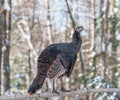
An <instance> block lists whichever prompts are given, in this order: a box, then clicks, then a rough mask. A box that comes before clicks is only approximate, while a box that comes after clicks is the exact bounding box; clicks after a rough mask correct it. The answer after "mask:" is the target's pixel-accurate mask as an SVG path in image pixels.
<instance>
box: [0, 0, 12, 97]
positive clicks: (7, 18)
mask: <svg viewBox="0 0 120 100" xmlns="http://www.w3.org/2000/svg"><path fill="white" fill-rule="evenodd" d="M3 9H4V11H3V16H4V27H3V33H4V35H5V36H4V44H3V48H4V49H3V83H2V84H3V92H4V93H5V94H6V95H8V94H10V63H9V56H10V32H11V0H9V1H8V0H4V3H3Z"/></svg>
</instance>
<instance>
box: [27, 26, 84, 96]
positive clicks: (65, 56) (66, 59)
mask: <svg viewBox="0 0 120 100" xmlns="http://www.w3.org/2000/svg"><path fill="white" fill-rule="evenodd" d="M82 30H83V27H82V26H79V27H77V28H76V29H75V31H74V33H73V37H72V41H71V42H70V43H58V44H51V45H49V46H48V47H47V48H46V49H44V50H43V51H42V52H41V54H40V55H39V57H38V63H37V69H38V72H37V75H36V77H35V78H34V80H33V82H32V84H31V85H30V87H29V90H28V93H29V94H30V95H32V94H34V93H36V91H37V90H38V89H40V88H41V87H42V85H43V83H44V80H45V78H46V77H48V78H50V79H53V80H54V79H56V78H60V79H61V82H62V76H64V75H66V76H67V77H69V76H70V75H71V73H72V70H73V68H74V65H75V62H76V58H77V53H78V51H79V50H80V48H81V44H82V39H81V35H80V32H81V31H82ZM61 88H62V90H64V88H63V85H62V86H61ZM55 91H56V90H55V87H54V84H53V92H55Z"/></svg>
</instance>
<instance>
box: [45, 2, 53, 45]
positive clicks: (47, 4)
mask: <svg viewBox="0 0 120 100" xmlns="http://www.w3.org/2000/svg"><path fill="white" fill-rule="evenodd" d="M49 2H50V1H49V0H46V8H47V20H46V26H47V37H48V38H47V39H48V42H49V44H52V43H53V41H52V33H51V28H50V26H51V25H50V11H49V9H50V6H49ZM47 45H48V44H47Z"/></svg>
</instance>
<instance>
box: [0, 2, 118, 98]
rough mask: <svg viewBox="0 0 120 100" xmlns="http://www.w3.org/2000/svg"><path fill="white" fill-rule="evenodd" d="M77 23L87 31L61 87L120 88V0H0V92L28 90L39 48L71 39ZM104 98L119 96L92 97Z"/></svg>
mask: <svg viewBox="0 0 120 100" xmlns="http://www.w3.org/2000/svg"><path fill="white" fill-rule="evenodd" d="M79 25H81V26H83V27H84V29H85V30H84V31H83V33H82V34H83V35H82V40H83V42H82V48H81V50H80V53H79V55H78V59H77V62H76V65H75V68H74V70H73V73H72V75H71V77H70V78H67V77H64V85H65V87H66V88H67V89H75V90H79V89H84V88H87V87H88V88H112V87H115V88H120V0H0V94H1V95H9V94H24V93H27V90H28V87H29V85H30V83H31V81H32V79H33V78H34V76H35V75H36V69H37V58H38V56H39V54H40V52H41V51H42V50H43V49H44V48H45V47H46V46H48V45H49V44H52V43H59V42H69V41H70V40H71V36H72V34H73V31H74V29H75V27H76V26H79ZM51 84H52V83H51V81H50V80H49V79H46V81H45V83H44V86H43V88H42V89H41V90H40V91H50V89H51V87H52V85H51ZM58 84H59V81H58V83H57V84H56V85H58ZM105 96H107V98H108V100H118V96H119V95H118V94H116V93H113V94H111V95H110V94H109V95H106V94H105V93H103V94H96V95H94V98H97V99H96V100H102V99H99V98H104V97H105ZM79 98H83V97H82V96H77V97H76V99H75V100H80V99H79ZM110 98H116V99H110Z"/></svg>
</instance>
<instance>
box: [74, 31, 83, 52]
mask: <svg viewBox="0 0 120 100" xmlns="http://www.w3.org/2000/svg"><path fill="white" fill-rule="evenodd" d="M72 43H73V45H75V49H76V53H78V52H79V50H80V48H81V44H82V38H81V36H80V33H78V32H76V31H75V32H74V34H73V37H72Z"/></svg>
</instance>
